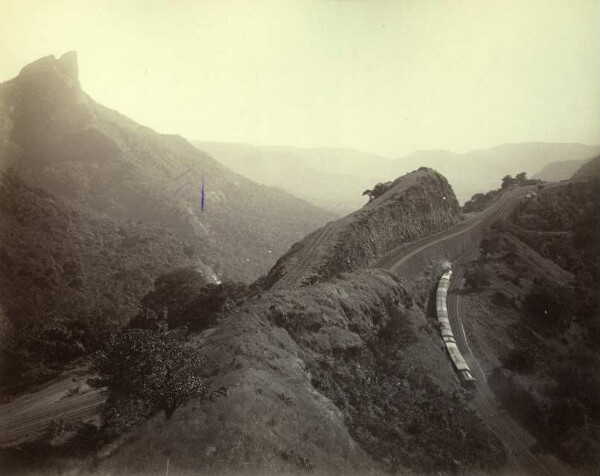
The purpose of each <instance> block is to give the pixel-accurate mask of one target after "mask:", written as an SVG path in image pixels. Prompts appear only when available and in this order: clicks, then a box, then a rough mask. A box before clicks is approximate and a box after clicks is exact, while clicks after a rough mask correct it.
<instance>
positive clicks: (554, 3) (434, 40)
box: [0, 0, 600, 157]
mask: <svg viewBox="0 0 600 476" xmlns="http://www.w3.org/2000/svg"><path fill="white" fill-rule="evenodd" d="M599 19H600V17H599V2H598V1H597V0H495V1H492V0H452V1H448V0H394V1H377V0H302V1H300V0H298V1H293V0H289V1H287V0H275V1H258V0H257V1H250V0H240V1H229V0H194V1H192V0H170V1H155V0H143V1H141V0H116V1H113V0H94V1H90V0H52V1H48V0H10V1H9V0H0V81H4V80H8V79H10V78H12V77H14V76H16V75H17V74H18V73H19V70H20V69H21V68H22V67H23V66H24V65H25V64H27V63H29V62H31V61H34V60H35V59H37V58H40V57H43V56H47V55H56V56H60V55H62V54H63V53H65V52H67V51H70V50H75V51H77V52H78V54H79V67H80V80H81V84H82V86H83V88H84V89H85V91H86V92H87V93H88V94H90V95H91V96H92V97H93V98H94V99H95V100H97V101H98V102H100V103H102V104H104V105H105V106H108V107H110V108H112V109H116V110H118V111H119V112H121V113H123V114H125V115H127V116H129V117H130V118H132V119H134V120H136V121H137V122H140V123H142V124H144V125H147V126H149V127H152V128H153V129H155V130H157V131H158V132H163V133H175V134H180V135H183V136H184V137H186V138H188V139H199V140H210V141H226V142H245V143H249V144H260V145H289V146H300V147H349V148H355V149H359V150H364V151H366V152H372V153H378V154H382V155H386V156H388V157H399V156H402V155H405V154H407V153H410V152H412V151H413V150H418V149H448V150H452V151H455V152H465V151H468V150H473V149H478V148H486V147H491V146H494V145H498V144H501V143H507V142H531V141H542V142H579V143H584V144H592V145H596V144H598V143H599V141H600V139H599V131H600V91H599V90H600V52H599V48H600V46H599V45H600V35H599V24H600V22H599Z"/></svg>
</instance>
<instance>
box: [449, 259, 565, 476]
mask: <svg viewBox="0 0 600 476" xmlns="http://www.w3.org/2000/svg"><path fill="white" fill-rule="evenodd" d="M476 254H477V250H472V251H471V252H469V253H468V254H466V255H465V256H464V257H463V258H462V260H467V259H472V258H474V257H475V256H476ZM463 278H464V269H463V268H462V267H461V266H460V265H459V266H458V267H455V269H454V274H453V277H452V280H451V282H450V288H449V292H448V301H447V304H448V317H449V319H450V325H451V326H452V331H453V333H454V336H455V338H456V344H457V345H458V347H459V349H460V351H461V353H462V355H463V357H464V358H465V360H466V361H467V364H468V365H469V367H470V369H471V373H472V375H473V376H474V377H475V379H476V384H475V392H474V393H473V399H472V400H471V405H472V406H473V408H474V409H475V410H476V411H477V413H478V414H479V416H480V417H481V419H482V420H483V421H484V422H485V423H486V424H487V426H488V427H489V428H490V429H491V430H492V432H493V433H495V434H496V436H498V437H499V438H500V439H501V440H502V442H503V443H504V445H505V447H506V449H507V451H508V452H509V455H510V459H511V462H512V466H513V467H514V470H515V474H519V475H533V476H550V475H557V474H561V475H562V474H568V473H569V471H568V470H567V468H565V467H564V466H563V465H562V464H561V463H560V462H559V461H558V460H557V459H556V458H554V457H552V456H550V455H540V454H537V453H534V452H533V451H532V450H531V448H532V446H533V445H535V444H536V442H537V440H536V439H535V438H534V437H533V436H532V435H531V434H529V433H528V432H527V431H526V430H525V429H524V428H522V427H521V425H519V424H518V423H517V422H516V421H515V420H514V419H513V418H512V417H510V416H509V415H508V414H507V413H506V411H505V410H504V409H503V407H502V406H501V404H500V403H499V402H498V400H497V399H496V396H495V395H494V393H493V392H492V390H491V389H490V387H489V385H488V383H487V375H486V373H485V371H484V370H483V368H482V367H481V365H480V364H479V361H478V359H477V357H476V355H475V354H474V353H473V350H472V349H471V347H470V346H469V343H468V340H467V336H466V333H465V330H464V327H463V325H462V322H461V313H460V290H461V289H462V283H463Z"/></svg>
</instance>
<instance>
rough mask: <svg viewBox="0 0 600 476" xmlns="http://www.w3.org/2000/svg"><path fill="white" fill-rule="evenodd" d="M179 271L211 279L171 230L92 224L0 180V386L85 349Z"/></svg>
mask: <svg viewBox="0 0 600 476" xmlns="http://www.w3.org/2000/svg"><path fill="white" fill-rule="evenodd" d="M182 266H190V267H192V268H195V269H197V270H198V271H201V272H202V273H203V275H204V276H205V278H204V279H205V282H211V281H214V280H215V279H216V277H215V276H214V275H212V273H211V271H210V269H208V268H207V267H206V266H205V265H204V264H203V263H202V262H201V261H200V260H198V259H197V258H196V257H195V256H194V254H193V253H192V252H191V247H190V243H189V242H186V241H183V240H181V239H180V238H179V237H177V235H176V234H175V233H174V232H173V231H172V230H169V229H167V228H165V227H163V226H160V225H156V224H148V223H141V222H140V223H136V222H131V221H116V220H114V219H110V218H108V217H106V216H98V215H96V214H93V213H90V212H88V211H85V210H82V209H79V208H76V207H74V206H70V205H67V204H66V203H65V202H64V200H61V199H59V198H57V197H55V196H53V195H52V194H50V193H48V192H46V191H43V190H41V189H35V188H31V187H28V186H27V185H25V184H24V183H23V182H22V181H21V180H20V179H19V177H18V176H17V175H16V174H15V173H9V172H0V307H1V308H2V310H3V312H2V314H1V315H0V352H1V355H0V362H1V364H2V365H1V372H0V374H1V375H0V385H6V384H24V383H27V381H25V380H23V379H24V378H27V379H28V380H34V381H35V380H39V379H43V378H44V377H46V376H49V375H51V374H52V372H53V371H54V370H57V369H60V368H61V367H62V366H63V365H64V364H65V363H67V362H69V361H72V360H73V359H75V358H77V357H80V356H83V355H86V354H89V353H90V352H92V351H94V350H95V349H97V348H98V347H99V346H100V345H101V344H102V342H103V340H104V339H106V338H107V335H108V333H109V332H114V331H115V330H117V329H119V328H120V327H121V326H123V325H124V324H126V323H127V322H128V321H129V320H130V319H131V318H132V317H133V316H134V315H135V314H136V313H137V312H138V307H139V301H140V299H141V297H143V296H144V295H145V294H146V293H147V292H148V291H149V290H150V289H152V285H153V282H154V278H156V277H157V276H158V275H160V274H162V273H164V272H165V271H166V270H170V269H175V268H178V267H182Z"/></svg>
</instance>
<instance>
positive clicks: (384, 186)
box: [363, 182, 392, 203]
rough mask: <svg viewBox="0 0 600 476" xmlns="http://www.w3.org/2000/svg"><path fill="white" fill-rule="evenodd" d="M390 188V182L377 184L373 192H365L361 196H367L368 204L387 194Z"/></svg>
mask: <svg viewBox="0 0 600 476" xmlns="http://www.w3.org/2000/svg"><path fill="white" fill-rule="evenodd" d="M391 186H392V182H385V183H378V184H377V185H375V187H373V190H365V191H364V192H363V195H368V196H369V203H371V202H372V201H373V200H375V199H376V198H378V197H380V196H381V195H383V194H384V193H385V192H387V191H388V190H389V189H390V187H391Z"/></svg>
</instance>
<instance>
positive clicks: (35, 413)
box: [0, 181, 572, 476]
mask: <svg viewBox="0 0 600 476" xmlns="http://www.w3.org/2000/svg"><path fill="white" fill-rule="evenodd" d="M568 183H572V181H569V182H561V183H555V184H547V185H546V187H547V188H551V187H555V186H565V185H567V184H568ZM534 188H535V187H534V186H530V187H523V188H521V189H515V190H510V191H508V192H506V193H505V194H503V195H502V196H501V197H500V198H499V199H498V200H497V201H496V202H494V203H493V204H492V205H490V206H489V207H488V208H487V209H486V210H484V211H483V212H481V213H480V214H479V215H477V216H475V217H473V218H470V219H468V220H466V221H464V222H463V223H461V224H459V225H458V226H456V227H454V228H452V229H449V230H445V231H442V232H440V233H437V234H435V235H431V236H429V237H426V238H424V239H422V240H419V241H416V242H413V243H408V244H405V245H402V246H399V247H398V248H396V249H394V250H392V251H391V252H390V253H388V254H386V255H385V256H384V257H382V258H381V259H380V260H378V261H377V262H376V263H375V264H373V265H372V267H376V268H383V269H388V270H393V271H395V270H398V268H399V267H400V266H401V265H402V264H403V263H405V262H406V261H408V260H409V259H410V258H412V257H414V256H416V255H418V254H419V253H421V252H423V251H425V250H427V249H429V248H430V247H432V246H436V245H438V244H440V243H443V242H444V241H446V240H449V239H452V238H455V237H457V236H460V235H462V234H465V233H469V232H471V231H476V230H477V227H480V228H481V229H484V228H485V227H488V226H490V225H491V224H492V223H494V222H495V221H496V220H498V219H502V218H506V217H507V216H508V215H509V214H510V213H511V211H512V210H513V209H514V208H515V207H516V205H517V204H518V203H519V201H520V200H521V199H522V198H523V197H524V196H525V195H526V194H527V193H529V192H530V191H531V190H532V189H534ZM335 232H336V230H335V229H332V228H331V227H324V228H323V229H321V230H319V231H318V232H315V234H314V236H313V237H312V239H311V241H310V242H309V243H308V244H307V246H306V247H305V249H304V250H303V251H302V253H301V255H300V258H299V261H298V262H297V264H296V266H295V267H294V268H293V269H291V270H289V273H288V275H286V276H284V277H283V278H282V279H281V280H280V281H278V282H277V283H275V284H274V285H273V287H272V288H271V289H272V290H276V289H279V288H283V287H290V286H293V285H295V284H298V283H299V282H301V280H302V278H303V276H304V275H305V273H306V271H307V270H308V269H309V268H310V266H311V265H312V264H314V262H315V259H318V256H319V253H318V252H319V250H320V249H321V247H322V245H323V243H325V242H326V241H327V239H328V238H329V237H330V236H331V234H333V233H335ZM459 273H460V270H459V271H458V272H457V273H456V275H455V278H454V279H453V280H452V284H451V286H450V288H449V294H448V298H447V299H448V301H447V302H448V315H449V319H450V322H451V325H452V329H453V331H454V336H455V339H456V343H457V345H458V348H459V349H460V350H461V352H463V356H464V357H465V360H466V362H467V363H468V365H469V367H470V369H471V371H472V374H473V376H474V377H475V379H476V380H477V385H476V394H475V398H474V399H473V403H472V404H473V406H474V408H475V409H476V410H477V412H478V413H479V414H480V415H481V416H482V418H483V419H484V421H486V423H488V425H489V426H490V428H491V429H492V431H494V432H495V433H496V434H497V435H498V436H499V438H500V439H501V440H502V441H503V442H504V444H505V445H506V447H507V448H508V450H509V452H510V454H511V458H512V461H513V468H514V469H515V470H516V471H517V473H511V474H522V475H530V474H532V475H536V476H537V475H540V476H541V475H548V474H565V472H564V471H563V470H564V468H562V467H561V466H560V464H559V463H558V462H557V461H552V460H551V459H548V458H546V457H541V456H539V455H535V454H533V453H532V452H531V444H532V442H534V441H535V440H533V439H532V437H531V435H529V434H527V433H526V432H525V431H524V430H523V429H522V428H521V427H520V426H519V425H518V424H517V423H516V422H514V421H512V420H511V419H510V418H508V417H507V416H506V415H505V414H503V413H502V412H501V411H499V410H498V403H497V401H496V399H495V397H494V395H493V393H492V392H491V390H490V389H489V387H488V386H487V384H486V383H485V382H486V377H485V372H484V371H483V370H482V369H481V367H480V366H479V364H478V362H477V359H476V356H475V355H474V354H473V353H472V351H471V349H470V348H469V346H468V342H467V338H466V335H465V333H464V329H463V328H462V325H461V324H460V312H459V293H458V290H459V289H460V287H458V288H457V287H456V286H460V284H457V283H460V281H461V280H462V278H461V275H460V274H459ZM87 377H88V375H80V376H79V377H73V374H71V375H65V376H63V377H62V378H60V379H57V380H55V381H54V382H52V383H50V384H49V385H47V386H46V387H45V388H43V389H41V390H39V391H37V392H35V393H31V394H27V395H23V396H21V397H19V398H17V399H15V400H14V401H13V402H11V403H6V404H2V405H0V448H5V447H8V446H14V445H17V444H19V443H21V442H23V441H26V440H30V439H32V438H34V437H36V436H40V435H41V434H43V432H45V431H46V430H47V428H48V426H49V425H50V423H51V422H52V420H54V419H56V418H60V419H62V420H63V421H64V422H65V423H69V422H72V421H76V420H80V419H83V418H90V417H93V416H94V415H97V414H98V412H99V409H100V408H101V406H102V404H103V403H104V400H105V397H104V395H103V394H102V393H101V392H100V391H99V390H92V389H86V390H84V392H82V393H81V394H75V395H70V394H69V390H71V389H72V388H73V387H75V386H76V385H82V384H84V382H85V379H86V378H87ZM77 382H79V383H77Z"/></svg>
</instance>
